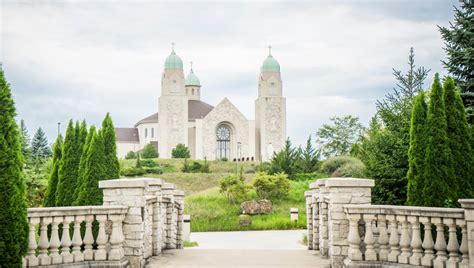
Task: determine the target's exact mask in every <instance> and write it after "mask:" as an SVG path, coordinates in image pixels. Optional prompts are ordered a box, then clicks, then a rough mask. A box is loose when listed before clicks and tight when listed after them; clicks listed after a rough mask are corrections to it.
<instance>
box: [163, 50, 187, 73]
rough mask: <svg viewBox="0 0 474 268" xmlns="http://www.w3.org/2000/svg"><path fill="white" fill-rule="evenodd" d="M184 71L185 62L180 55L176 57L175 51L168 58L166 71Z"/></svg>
mask: <svg viewBox="0 0 474 268" xmlns="http://www.w3.org/2000/svg"><path fill="white" fill-rule="evenodd" d="M182 69H183V61H182V60H181V58H180V57H179V56H178V55H176V53H175V52H174V51H173V52H171V54H170V55H169V56H168V57H167V58H166V61H165V70H182Z"/></svg>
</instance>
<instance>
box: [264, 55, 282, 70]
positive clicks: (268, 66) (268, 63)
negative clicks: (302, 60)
mask: <svg viewBox="0 0 474 268" xmlns="http://www.w3.org/2000/svg"><path fill="white" fill-rule="evenodd" d="M260 71H261V72H262V73H263V72H280V64H279V63H278V61H277V60H276V59H275V58H274V57H273V56H272V55H268V57H267V58H266V59H265V61H264V62H263V64H262V68H260Z"/></svg>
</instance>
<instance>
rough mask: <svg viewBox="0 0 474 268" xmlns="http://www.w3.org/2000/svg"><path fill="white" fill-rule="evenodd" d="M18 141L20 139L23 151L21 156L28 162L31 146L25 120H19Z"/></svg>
mask: <svg viewBox="0 0 474 268" xmlns="http://www.w3.org/2000/svg"><path fill="white" fill-rule="evenodd" d="M20 134H21V135H20V141H21V152H22V153H23V158H24V160H25V162H27V163H28V162H30V159H31V147H30V142H31V141H30V134H29V133H28V129H27V128H26V124H25V121H24V120H23V119H21V120H20Z"/></svg>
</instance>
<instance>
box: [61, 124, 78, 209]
mask: <svg viewBox="0 0 474 268" xmlns="http://www.w3.org/2000/svg"><path fill="white" fill-rule="evenodd" d="M77 125H79V124H77ZM76 133H79V130H78V129H77V132H76V129H75V128H74V125H73V123H72V120H70V121H69V124H68V127H67V130H66V137H65V138H64V146H63V151H62V161H61V167H60V168H59V183H58V188H57V192H56V205H57V206H70V205H72V204H73V201H74V200H73V198H74V190H75V189H76V184H77V173H78V170H79V161H80V154H79V153H78V146H77V138H76V137H77V136H76Z"/></svg>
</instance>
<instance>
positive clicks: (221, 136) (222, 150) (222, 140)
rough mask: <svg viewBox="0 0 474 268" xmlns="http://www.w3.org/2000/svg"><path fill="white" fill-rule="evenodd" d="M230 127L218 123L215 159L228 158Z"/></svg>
mask: <svg viewBox="0 0 474 268" xmlns="http://www.w3.org/2000/svg"><path fill="white" fill-rule="evenodd" d="M230 134H231V132H230V128H229V127H228V126H226V125H220V126H219V127H218V128H217V130H216V137H217V152H216V158H217V159H223V158H226V159H230V136H231V135H230Z"/></svg>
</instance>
